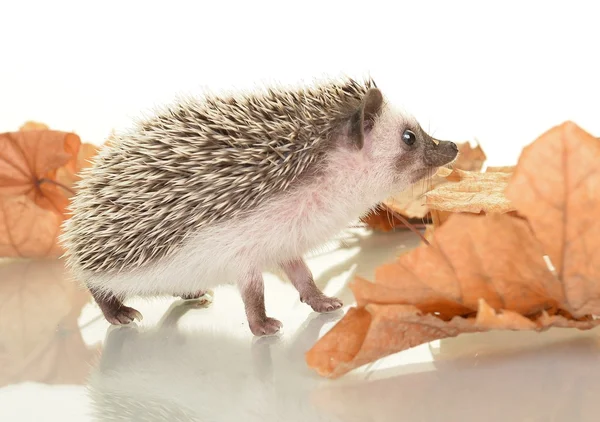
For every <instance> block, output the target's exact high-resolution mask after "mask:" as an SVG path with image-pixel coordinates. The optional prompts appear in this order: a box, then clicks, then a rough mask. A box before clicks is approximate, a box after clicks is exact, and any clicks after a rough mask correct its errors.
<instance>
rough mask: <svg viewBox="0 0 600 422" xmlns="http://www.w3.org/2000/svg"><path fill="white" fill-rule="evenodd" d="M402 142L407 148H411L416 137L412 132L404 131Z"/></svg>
mask: <svg viewBox="0 0 600 422" xmlns="http://www.w3.org/2000/svg"><path fill="white" fill-rule="evenodd" d="M402 140H403V141H404V143H405V144H406V145H408V146H411V145H412V144H414V143H415V142H416V141H417V136H416V135H415V134H414V132H413V131H412V130H408V129H407V130H405V131H404V133H403V134H402Z"/></svg>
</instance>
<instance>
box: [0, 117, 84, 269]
mask: <svg viewBox="0 0 600 422" xmlns="http://www.w3.org/2000/svg"><path fill="white" fill-rule="evenodd" d="M0 151H1V154H0V256H19V257H48V256H57V255H59V254H60V253H61V250H60V248H59V247H58V245H57V244H56V243H57V242H56V236H57V234H58V232H59V230H60V224H61V222H62V221H63V219H64V211H65V208H66V206H67V205H68V203H69V199H70V197H71V195H72V193H73V185H74V183H75V182H76V181H77V180H78V176H77V173H78V172H79V170H80V169H82V168H83V167H87V166H88V165H89V164H88V162H87V160H89V159H90V158H91V157H92V156H93V155H95V153H96V147H94V146H92V145H88V144H83V145H82V144H81V141H80V139H79V137H78V136H77V135H75V134H73V133H67V132H59V131H53V130H48V129H45V128H44V126H43V125H41V124H39V123H35V122H28V123H26V124H25V125H24V126H23V127H22V130H21V131H20V132H14V133H3V134H0Z"/></svg>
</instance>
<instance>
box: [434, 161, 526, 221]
mask: <svg viewBox="0 0 600 422" xmlns="http://www.w3.org/2000/svg"><path fill="white" fill-rule="evenodd" d="M439 173H440V175H443V176H444V177H446V178H447V179H448V180H451V181H452V182H451V183H446V184H443V185H441V186H439V187H437V188H435V189H433V190H431V191H429V192H427V194H426V195H425V196H426V198H427V206H428V207H429V209H431V210H439V211H448V212H468V213H473V214H479V213H486V214H488V213H507V212H511V211H514V210H515V207H514V206H513V204H511V202H510V201H509V200H508V199H507V198H506V195H505V193H504V192H505V190H506V187H507V186H508V181H509V180H510V178H511V174H510V173H505V172H493V173H489V172H488V173H479V172H468V171H462V170H452V171H450V170H448V169H441V171H440V172H439Z"/></svg>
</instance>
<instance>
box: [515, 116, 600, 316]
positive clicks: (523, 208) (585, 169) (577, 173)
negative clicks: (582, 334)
mask: <svg viewBox="0 0 600 422" xmlns="http://www.w3.org/2000/svg"><path fill="white" fill-rule="evenodd" d="M598 163H600V143H599V142H598V139H596V138H595V137H593V136H592V135H590V134H589V133H587V132H585V131H584V130H583V129H581V128H579V127H578V126H577V125H575V124H574V123H571V122H567V123H564V124H562V125H561V126H557V127H555V128H552V129H551V130H549V131H548V132H546V133H545V134H544V135H543V136H541V137H540V138H539V139H538V140H537V141H536V142H534V143H533V144H531V145H529V146H528V147H526V148H525V149H524V150H523V153H522V154H521V157H520V159H519V162H518V165H517V168H516V170H515V173H514V177H513V179H512V180H511V183H510V186H509V187H508V189H507V192H506V195H507V197H508V198H509V199H510V200H511V201H512V202H513V203H514V204H515V206H516V207H517V208H518V210H519V213H520V214H522V215H524V216H525V217H527V219H528V220H529V221H530V223H531V226H532V228H533V230H534V231H535V234H536V236H537V238H538V239H539V240H540V242H541V244H542V245H543V249H544V252H545V253H546V254H547V255H548V256H549V258H550V260H551V261H552V264H553V266H554V268H555V269H556V272H557V275H558V278H559V279H560V280H561V281H562V282H563V283H564V285H565V291H566V292H567V299H568V302H569V304H570V307H571V311H572V313H573V314H574V315H575V316H583V315H586V314H591V313H594V312H600V253H599V251H600V219H599V218H598V217H599V216H600V167H599V166H598ZM542 172H543V174H541V173H542Z"/></svg>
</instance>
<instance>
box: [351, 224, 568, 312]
mask: <svg viewBox="0 0 600 422" xmlns="http://www.w3.org/2000/svg"><path fill="white" fill-rule="evenodd" d="M515 250H518V251H519V253H517V254H515V253H513V251H515ZM498 256H510V257H511V259H510V260H506V261H505V260H499V259H498ZM375 280H376V282H375V283H370V282H367V281H365V280H363V279H360V278H358V279H356V280H355V282H354V283H353V284H352V285H351V287H352V291H353V293H354V296H355V298H356V301H357V305H358V306H364V305H366V304H367V303H380V304H381V303H386V304H389V303H398V304H406V305H414V306H416V307H417V308H419V309H420V310H422V311H423V312H438V313H439V314H440V315H441V317H442V318H445V319H448V318H451V317H452V316H454V315H465V314H469V313H473V312H475V311H476V310H477V308H478V306H479V305H478V303H479V299H484V300H485V301H486V302H487V303H489V304H490V305H491V306H493V307H494V308H496V309H509V310H514V311H517V312H519V313H521V314H524V315H530V314H535V313H537V312H540V311H541V310H543V309H548V308H552V307H556V306H557V305H558V304H560V303H563V301H564V297H563V293H562V287H561V285H560V283H559V282H558V280H556V279H555V278H554V277H553V275H552V274H551V273H550V271H549V270H548V268H547V265H546V263H545V261H544V260H543V253H542V250H541V248H540V246H539V244H538V242H537V241H536V239H535V238H534V237H533V236H532V234H531V231H530V230H529V227H528V226H527V224H526V223H525V222H524V221H522V220H520V219H517V218H514V217H510V216H507V215H502V214H493V215H489V216H485V217H475V216H470V215H467V214H456V215H453V216H452V217H451V218H450V219H449V220H448V221H447V222H446V224H444V225H443V226H441V227H440V228H439V229H437V230H436V232H435V233H434V235H433V242H432V244H431V245H430V246H426V245H423V246H419V247H418V248H416V249H415V250H413V251H411V252H410V253H406V254H403V255H401V256H400V257H398V258H397V259H396V261H395V262H392V263H389V264H385V265H383V266H381V267H379V268H378V269H377V270H376V272H375Z"/></svg>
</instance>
